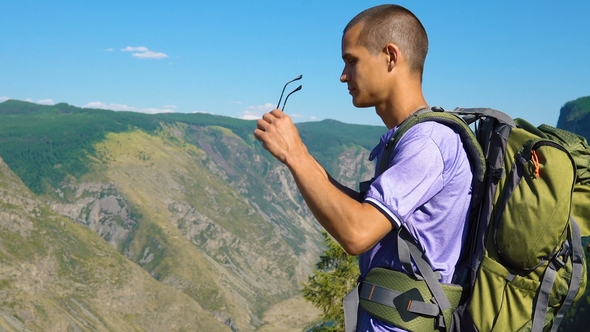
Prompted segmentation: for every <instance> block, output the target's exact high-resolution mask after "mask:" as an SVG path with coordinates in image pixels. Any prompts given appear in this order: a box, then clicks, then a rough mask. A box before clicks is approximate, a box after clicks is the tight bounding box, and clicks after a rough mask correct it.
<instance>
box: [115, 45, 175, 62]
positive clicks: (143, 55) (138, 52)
mask: <svg viewBox="0 0 590 332" xmlns="http://www.w3.org/2000/svg"><path fill="white" fill-rule="evenodd" d="M121 51H122V52H135V53H132V54H131V56H133V57H135V58H140V59H158V60H159V59H164V58H167V57H168V54H166V53H162V52H154V51H150V50H149V49H148V48H147V47H145V46H127V47H125V48H122V49H121Z"/></svg>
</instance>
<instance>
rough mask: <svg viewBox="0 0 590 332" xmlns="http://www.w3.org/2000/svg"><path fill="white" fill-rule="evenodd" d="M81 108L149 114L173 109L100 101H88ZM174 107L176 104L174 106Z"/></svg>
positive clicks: (168, 111) (171, 111)
mask: <svg viewBox="0 0 590 332" xmlns="http://www.w3.org/2000/svg"><path fill="white" fill-rule="evenodd" d="M82 108H98V109H103V110H112V111H129V112H139V113H149V114H156V113H173V112H174V110H173V109H172V108H171V107H166V106H164V107H163V108H155V107H151V108H139V107H133V106H127V105H125V104H105V103H103V102H100V101H93V102H90V103H88V104H86V105H84V106H82ZM174 108H176V106H175V107H174Z"/></svg>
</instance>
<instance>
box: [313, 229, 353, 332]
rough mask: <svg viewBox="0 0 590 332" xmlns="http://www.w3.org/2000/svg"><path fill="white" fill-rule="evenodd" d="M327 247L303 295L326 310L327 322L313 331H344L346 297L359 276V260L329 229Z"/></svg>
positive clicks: (324, 314)
mask: <svg viewBox="0 0 590 332" xmlns="http://www.w3.org/2000/svg"><path fill="white" fill-rule="evenodd" d="M322 234H323V236H324V245H325V247H326V249H325V250H324V252H323V254H322V255H321V256H320V261H319V262H318V263H317V264H316V270H315V271H314V273H313V275H311V276H310V277H309V279H308V281H307V283H304V284H303V297H304V298H305V299H306V300H307V301H308V302H311V303H313V304H314V305H315V306H316V307H318V308H319V309H321V310H322V311H323V315H322V319H323V320H324V323H323V324H321V325H319V326H317V327H315V328H314V329H313V331H318V332H319V331H321V332H327V331H330V332H339V331H344V309H343V307H342V299H343V298H344V296H345V295H346V294H347V293H348V292H349V291H350V290H352V289H353V288H354V286H355V285H356V280H357V277H358V275H359V268H358V259H357V257H355V256H350V255H348V254H347V253H346V252H345V251H344V249H342V247H341V246H340V245H339V244H338V243H337V242H336V241H334V240H333V239H332V238H331V237H330V236H329V235H328V233H326V232H323V233H322Z"/></svg>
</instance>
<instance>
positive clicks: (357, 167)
mask: <svg viewBox="0 0 590 332" xmlns="http://www.w3.org/2000/svg"><path fill="white" fill-rule="evenodd" d="M0 119H1V120H0V156H1V157H2V158H3V159H4V162H5V164H2V165H3V167H4V168H3V170H5V171H3V174H4V173H5V174H9V175H7V176H9V177H10V178H11V179H12V180H11V181H12V182H11V183H13V184H11V185H10V186H8V187H6V186H4V187H2V186H1V183H0V188H17V185H16V184H14V183H19V185H18V190H16V189H14V192H16V193H17V194H14V193H13V190H12V189H9V190H5V191H3V192H2V197H1V199H4V200H5V201H6V202H8V203H6V204H7V205H6V206H8V207H9V208H5V207H3V208H2V209H1V212H0V213H3V214H2V216H3V219H2V224H3V225H4V224H6V225H12V224H11V222H12V220H16V219H18V218H25V217H24V214H23V213H25V212H22V211H21V209H22V207H23V206H26V204H25V201H26V202H28V201H31V202H33V203H31V204H33V205H34V206H35V207H36V209H37V210H38V211H42V212H35V211H37V210H35V209H33V208H25V211H26V213H25V214H26V217H27V218H28V219H26V220H27V223H26V225H29V226H27V227H29V228H27V229H29V233H31V234H41V233H39V232H44V233H43V234H41V235H35V237H33V238H30V237H24V235H22V234H21V233H18V232H19V230H18V229H17V230H13V231H11V232H12V233H7V235H6V236H5V235H4V233H1V234H0V235H2V236H1V237H0V249H3V248H5V247H11V248H12V247H14V248H15V249H13V251H0V253H2V255H4V254H5V252H6V255H7V256H6V258H4V257H2V259H3V261H4V260H7V262H12V263H11V264H7V265H6V267H5V269H6V271H7V272H5V273H3V274H1V275H0V293H5V294H13V293H11V292H13V291H14V283H13V282H12V281H11V280H15V278H16V279H18V280H21V279H22V281H20V282H22V283H25V284H28V285H36V284H37V283H39V282H41V281H40V280H45V279H47V280H49V281H43V282H44V283H46V284H47V285H50V286H51V287H49V286H48V287H45V284H43V286H42V287H41V286H38V287H39V289H43V290H44V292H43V293H42V294H41V293H40V294H41V295H42V297H41V295H38V296H39V298H40V300H37V299H36V298H33V297H30V296H29V297H28V295H27V296H25V295H22V296H21V295H19V294H21V293H19V294H14V295H11V296H13V298H14V299H15V301H17V300H18V301H20V302H18V301H17V302H14V303H18V304H5V305H3V306H2V308H7V307H8V308H12V309H10V310H8V311H7V309H3V310H4V311H1V312H0V327H4V326H12V328H7V329H8V330H19V326H21V325H22V326H24V327H27V328H31V329H33V330H43V331H46V330H47V331H51V330H64V327H69V328H72V329H74V330H75V329H76V328H79V329H82V330H84V329H87V330H113V331H114V330H125V329H123V328H121V329H119V328H118V326H119V325H117V322H119V320H121V321H125V322H126V324H128V326H129V329H133V330H150V331H164V330H198V331H210V330H213V331H217V330H223V329H226V330H233V331H253V330H260V331H271V330H276V329H281V330H286V329H287V327H290V328H293V330H294V331H295V330H299V331H301V330H302V329H303V328H304V326H305V324H308V323H312V321H313V320H314V319H315V318H316V317H317V315H318V312H317V311H316V309H315V308H313V307H311V305H309V304H307V303H305V302H303V301H302V299H301V296H300V293H299V289H300V286H301V282H303V281H304V280H306V279H307V275H309V273H310V272H311V271H312V269H313V266H314V264H315V262H316V261H317V259H318V255H319V253H320V251H321V250H322V248H321V241H322V236H321V233H320V226H319V225H318V223H317V222H316V221H315V219H314V218H313V216H312V215H311V213H310V211H309V210H308V209H307V207H306V206H305V204H304V203H303V200H302V198H301V196H300V195H299V193H298V191H297V188H296V186H295V183H294V181H293V179H292V177H291V176H290V174H289V172H288V170H287V168H286V167H285V166H283V165H282V164H280V163H278V162H277V161H275V160H274V158H272V157H271V156H270V155H269V154H268V153H267V152H266V151H264V150H263V149H262V147H261V146H260V144H259V143H258V142H257V141H256V140H255V139H254V137H253V135H252V131H253V129H254V128H255V122H254V121H245V120H238V119H233V118H228V117H221V116H214V115H210V114H157V115H147V114H140V113H132V112H113V111H106V110H96V109H82V108H77V107H74V106H70V105H67V104H64V103H62V104H56V105H52V106H46V105H45V106H44V105H37V104H33V103H27V102H21V101H15V100H8V101H5V102H3V103H0ZM298 127H299V130H300V133H301V135H302V137H303V139H304V141H305V142H306V144H307V145H308V147H309V149H310V151H311V152H312V154H314V156H316V157H317V158H318V160H319V161H320V162H322V163H323V164H324V166H325V167H326V169H327V170H328V171H329V172H330V173H331V174H332V175H333V176H334V177H335V178H336V179H338V180H340V181H341V182H343V183H345V184H347V185H349V186H353V187H354V186H355V184H356V182H358V181H360V180H364V179H368V178H370V177H371V176H372V173H373V165H372V163H369V162H368V161H367V156H368V153H369V151H370V149H371V148H372V147H373V146H374V145H375V144H376V143H377V139H378V137H379V136H380V135H381V134H382V133H383V132H384V131H385V127H375V126H359V125H349V124H344V123H340V122H337V121H332V120H326V121H321V122H316V123H304V124H300V125H298ZM9 168H10V169H9ZM2 179H3V178H2ZM20 181H22V182H20ZM15 195H16V196H15ZM13 196H14V197H13ZM15 197H26V200H25V199H24V198H23V199H20V200H19V199H17V198H15ZM19 213H20V214H19ZM64 225H65V226H64ZM3 227H4V226H3ZM6 227H9V226H6ZM10 227H12V226H10ZM23 227H24V226H23ZM60 227H62V228H63V227H66V228H67V229H68V230H70V229H71V231H68V232H67V233H66V232H65V231H61V230H60V231H56V229H59V228H60ZM19 229H20V228H19ZM37 231H38V232H37ZM20 232H24V231H20ZM15 234H20V235H19V236H20V237H17V236H16V235H15ZM62 237H65V238H66V239H67V240H64V239H62ZM16 248H22V249H16ZM16 253H23V255H25V254H24V253H28V254H27V255H25V256H22V255H21V256H18V255H17V256H14V257H13V256H10V255H16ZM35 253H39V254H35ZM41 253H43V255H41ZM66 253H67V254H66ZM107 253H108V254H107ZM31 255H32V256H33V257H37V256H39V258H35V259H36V260H33V261H30V260H27V259H28V258H27V257H29V256H31ZM36 255H37V256H36ZM101 255H102V256H101ZM72 257H75V259H74V258H72ZM19 259H21V260H22V262H29V263H27V264H29V265H27V266H26V267H23V266H24V265H22V264H25V263H22V264H21V265H19V263H18V262H19ZM31 259H33V258H31ZM66 259H67V260H68V261H66ZM71 261H75V262H76V263H75V264H77V265H76V268H73V267H72V268H68V266H69V265H68V264H74V263H69V262H71ZM47 262H51V263H47ZM63 262H66V263H63ZM51 264H53V265H51ZM50 265H51V266H57V267H55V268H54V270H48V269H50V268H49V267H47V266H50ZM62 265H63V270H62V269H61V268H62ZM58 267H59V269H58ZM3 268H4V267H3ZM41 268H43V269H45V270H47V271H50V272H47V271H45V270H43V271H41V272H35V273H26V272H25V271H26V270H35V269H37V270H38V269H41ZM19 269H20V270H19ZM18 271H21V272H18ZM118 271H129V272H126V273H125V274H124V276H125V277H123V276H121V275H120V273H119V272H118ZM117 273H119V274H117ZM121 273H122V272H121ZM11 276H12V277H11ZM14 276H18V277H14ZM11 278H12V279H11ZM35 278H36V279H35ZM109 278H110V279H109ZM70 280H74V281H75V285H77V286H76V287H78V288H76V287H73V286H71V285H73V284H72V283H74V281H71V282H70ZM111 280H118V281H117V282H119V283H123V284H124V285H125V287H127V288H125V290H124V291H122V290H120V293H117V292H116V290H113V286H112V284H113V283H112V282H110V281H111ZM117 282H114V283H115V284H117ZM54 284H55V285H59V287H61V288H59V287H58V286H53V285H54ZM78 285H79V286H78ZM82 285H88V286H86V288H83V287H82ZM121 287H122V286H121ZM27 289H28V288H27ZM78 289H83V291H82V290H78ZM117 289H121V288H117ZM121 292H122V293H121ZM22 294H24V293H22ZM35 294H37V293H35ZM64 294H66V295H64ZM105 294H109V296H106V295H105ZM110 295H112V296H110ZM127 296H129V298H127ZM142 297H148V298H149V300H150V301H151V302H149V301H142V299H143V298H142ZM70 298H71V299H74V300H75V302H72V301H70V300H69V299H70ZM177 298H178V299H179V300H176V299H177ZM113 299H117V300H118V301H119V303H124V304H121V305H119V304H117V305H118V306H117V305H114V304H112V303H113V301H114V300H113ZM68 301H69V302H68ZM134 301H135V302H134ZM140 302H141V304H140ZM53 303H59V304H60V305H61V307H60V306H54V305H53ZM76 303H78V304H80V305H78V304H76ZM156 304H158V305H159V307H158V306H156ZM172 304H174V305H173V308H172V307H170V306H172ZM21 307H22V308H25V307H26V308H27V309H26V310H24V309H22V310H21V309H19V308H21ZM123 307H125V308H123ZM15 308H17V309H15ZM56 308H64V309H59V310H61V311H60V312H61V313H62V316H64V317H66V318H64V320H63V321H62V322H58V320H55V323H51V322H45V323H44V324H45V325H39V324H41V323H37V322H43V319H42V317H48V315H50V316H53V315H54V314H57V313H56V310H58V309H56ZM78 308H80V309H78ZM105 308H114V309H113V310H110V311H109V310H107V309H105ZM115 309H117V310H115ZM123 309H126V310H127V311H125V310H123ZM19 310H20V311H19ZM23 310H24V311H23ZM68 310H69V311H68ZM72 310H73V311H75V312H78V314H74V313H71V312H72ZM21 311H22V312H21ZM87 312H89V313H91V315H89V314H87ZM31 317H34V318H31ZM40 317H41V318H40ZM67 317H69V318H67ZM72 317H74V318H75V319H74V318H72ZM146 317H149V319H148V318H146ZM150 319H151V320H150ZM190 319H192V320H193V321H194V322H193V321H191V320H190ZM3 320H4V321H3ZM51 321H53V320H51ZM11 322H14V324H13V323H11ZM197 322H198V324H197ZM3 324H4V325H3ZM10 324H12V325H10ZM15 324H16V325H15ZM18 324H21V325H18ZM35 324H36V325H35ZM92 324H94V325H92ZM101 324H102V325H101ZM158 324H160V325H158ZM183 324H184V325H183ZM199 324H200V325H199ZM115 326H117V328H114V327H115ZM120 326H122V327H126V326H127V325H120ZM186 326H193V327H191V328H187V327H186ZM199 326H201V327H202V328H201V327H199Z"/></svg>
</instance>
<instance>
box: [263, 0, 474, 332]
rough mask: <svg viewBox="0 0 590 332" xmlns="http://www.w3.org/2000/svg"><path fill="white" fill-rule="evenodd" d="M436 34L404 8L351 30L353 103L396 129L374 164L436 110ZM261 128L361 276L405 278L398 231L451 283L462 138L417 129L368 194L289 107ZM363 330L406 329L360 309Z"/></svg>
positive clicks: (345, 42) (467, 181) (358, 21)
mask: <svg viewBox="0 0 590 332" xmlns="http://www.w3.org/2000/svg"><path fill="white" fill-rule="evenodd" d="M427 51H428V38H427V36H426V31H425V30H424V27H423V26H422V24H421V23H420V21H419V20H418V19H417V18H416V17H415V16H414V14H412V13H411V12H410V11H408V10H407V9H405V8H403V7H400V6H396V5H382V6H377V7H373V8H369V9H367V10H365V11H363V12H361V13H360V14H358V15H357V16H356V17H355V18H353V19H352V20H351V21H350V23H349V24H348V25H347V26H346V28H345V30H344V35H343V37H342V59H343V60H344V70H343V72H342V76H341V77H340V80H341V81H342V82H343V83H346V84H347V87H348V90H349V92H350V94H351V95H352V103H353V104H354V105H355V106H356V107H359V108H366V107H375V111H376V112H377V114H378V115H379V116H380V117H381V119H382V120H383V122H384V123H385V125H386V126H387V128H388V129H389V131H388V132H387V133H386V134H384V135H383V136H382V137H381V141H380V143H379V145H378V146H377V147H376V148H375V149H374V150H373V152H372V153H371V156H370V159H371V160H373V159H375V158H377V161H378V162H377V164H379V159H380V158H381V154H382V152H383V148H384V145H385V143H386V142H387V140H388V139H389V138H390V137H391V136H392V134H393V133H394V132H395V130H396V129H397V126H398V125H399V124H400V123H402V122H403V121H404V120H405V119H406V118H408V117H409V116H410V115H411V114H412V113H414V112H415V111H418V110H420V109H424V108H428V104H427V103H426V100H425V99H424V96H423V93H422V71H423V67H424V61H425V58H426V53H427ZM257 127H258V128H257V129H256V130H255V131H254V135H255V136H256V138H257V139H258V140H259V141H261V142H262V144H263V146H264V148H265V149H267V150H268V151H269V152H270V153H271V154H272V155H273V156H275V157H276V158H277V159H278V160H280V161H281V162H283V163H284V164H285V165H286V166H287V167H288V168H289V170H290V171H291V173H292V174H293V177H294V179H295V181H296V183H297V186H298V188H299V190H300V192H301V194H302V195H303V198H304V199H305V201H306V203H307V204H308V206H309V208H310V209H311V211H312V212H313V214H314V216H315V217H316V219H317V220H318V221H319V222H320V223H321V225H322V226H323V227H324V228H325V229H326V230H327V231H328V232H329V233H330V234H331V235H332V236H333V237H334V238H335V239H336V240H337V241H338V242H339V243H340V244H341V245H342V247H343V248H344V249H345V250H346V251H347V252H348V253H349V254H352V255H360V257H359V265H360V270H361V277H364V276H365V275H366V274H367V273H368V271H369V270H370V269H372V268H374V267H377V266H379V267H385V268H388V269H394V270H397V271H402V272H404V269H403V267H402V266H401V263H400V262H399V258H398V257H397V253H396V251H397V247H396V241H397V237H396V232H395V230H396V229H398V228H400V227H405V228H407V230H408V231H409V233H410V234H411V235H412V236H413V237H414V238H415V239H416V241H417V242H418V243H419V245H420V246H421V248H422V250H423V251H424V253H425V255H426V257H427V258H428V260H429V262H430V264H431V265H432V268H433V270H434V271H438V272H439V273H440V275H441V277H442V279H441V281H442V282H450V281H451V278H452V276H453V273H454V268H455V265H456V263H457V261H458V259H459V256H460V254H461V249H462V246H463V243H464V242H465V235H466V227H465V226H466V220H467V214H468V209H469V202H470V199H471V193H470V186H471V179H472V172H471V167H470V164H469V160H468V157H467V154H466V152H465V150H464V149H463V144H462V142H461V139H460V137H459V135H458V134H457V133H456V132H454V131H453V130H452V129H450V128H449V127H447V126H445V125H442V124H439V123H436V122H431V121H429V122H424V123H421V124H418V125H415V126H414V127H412V128H411V129H409V130H408V131H407V132H406V133H405V134H404V136H403V138H402V139H401V140H400V142H399V143H398V145H397V146H396V148H395V150H394V152H393V154H392V158H391V160H390V162H389V166H390V167H389V169H388V170H387V171H386V172H385V173H383V174H382V175H380V176H379V177H377V178H376V179H375V181H374V182H373V183H372V185H371V187H370V189H369V191H368V192H367V194H366V196H365V197H364V198H361V199H360V202H359V201H358V200H357V198H359V197H358V195H359V194H358V193H356V192H355V191H353V190H352V189H349V188H345V187H344V186H342V185H340V184H338V183H337V182H336V181H335V180H333V179H332V178H331V177H330V176H329V175H328V174H327V173H326V171H325V170H324V168H323V167H322V166H321V165H319V164H318V163H317V161H316V160H315V159H314V158H313V157H312V156H311V155H310V154H309V153H308V151H307V148H306V147H305V145H304V144H303V142H302V141H301V139H300V137H299V134H298V132H297V129H296V127H295V126H294V125H293V123H292V121H291V119H290V118H289V116H287V115H286V114H284V113H282V112H281V111H280V110H274V111H272V112H270V113H267V114H265V115H264V116H263V117H262V119H261V120H259V121H258V123H257ZM357 327H358V331H397V330H399V329H397V328H395V327H394V326H392V325H391V324H387V323H385V322H382V321H379V320H378V319H376V318H374V317H371V316H370V315H369V314H367V313H366V312H364V311H363V310H362V309H360V310H359V318H358V324H357Z"/></svg>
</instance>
